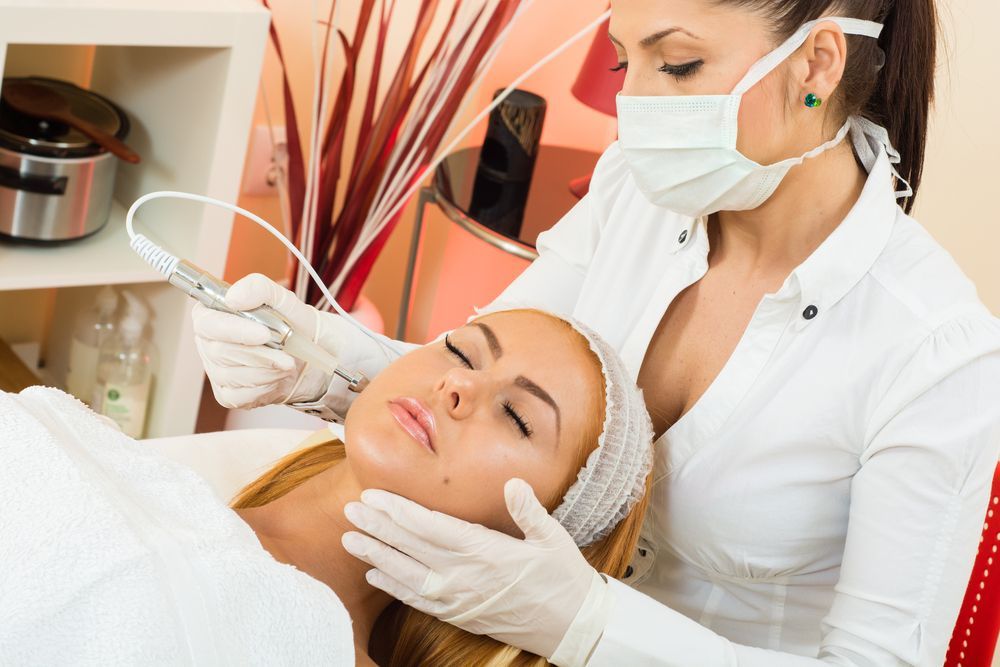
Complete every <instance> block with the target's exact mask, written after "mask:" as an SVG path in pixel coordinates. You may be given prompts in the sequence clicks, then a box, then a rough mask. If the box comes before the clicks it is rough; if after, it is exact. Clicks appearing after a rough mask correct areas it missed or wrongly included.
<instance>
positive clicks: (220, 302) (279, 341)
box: [167, 259, 292, 350]
mask: <svg viewBox="0 0 1000 667" xmlns="http://www.w3.org/2000/svg"><path fill="white" fill-rule="evenodd" d="M167 280H168V282H169V283H170V284H171V285H173V286H174V287H176V288H178V289H180V290H181V291H182V292H184V293H185V294H187V295H188V296H190V297H192V298H194V299H197V300H198V301H200V302H201V303H203V304H205V305H206V306H208V307H209V308H211V309H213V310H220V311H222V312H224V313H232V314H233V315H239V316H240V317H243V318H246V319H248V320H252V321H254V322H257V323H258V324H263V325H264V326H265V327H267V329H268V331H270V332H271V340H269V341H268V342H267V343H265V345H267V346H268V347H271V348H274V349H276V350H280V349H281V348H282V347H283V346H284V345H285V341H287V340H288V336H289V335H291V333H292V326H291V325H290V324H289V323H288V320H286V319H285V318H284V317H282V315H281V313H279V312H278V311H276V310H275V309H273V308H271V307H270V306H260V307H258V308H254V309H253V310H235V309H233V308H230V307H229V306H228V305H226V292H228V291H229V287H230V285H229V283H227V282H226V281H225V280H221V279H219V278H216V277H215V276H213V275H212V274H211V273H209V272H208V271H205V270H204V269H202V268H201V267H199V266H197V265H196V264H192V263H191V262H189V261H187V260H184V259H182V260H181V261H180V262H179V263H178V264H177V269H176V270H175V271H174V272H173V273H171V274H170V276H169V277H168V278H167Z"/></svg>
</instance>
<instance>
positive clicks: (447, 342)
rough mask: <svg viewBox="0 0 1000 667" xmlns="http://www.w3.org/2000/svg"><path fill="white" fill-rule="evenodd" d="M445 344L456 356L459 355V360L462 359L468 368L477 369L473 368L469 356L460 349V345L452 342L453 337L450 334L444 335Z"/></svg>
mask: <svg viewBox="0 0 1000 667" xmlns="http://www.w3.org/2000/svg"><path fill="white" fill-rule="evenodd" d="M444 346H445V347H446V348H448V351H449V352H451V353H452V354H453V355H454V356H456V357H458V360H459V361H461V362H462V364H464V365H465V367H466V368H469V369H472V370H475V368H473V366H472V362H471V361H469V358H468V357H467V356H465V354H464V353H463V352H462V351H461V350H460V349H458V347H457V346H456V345H455V344H454V343H452V342H451V339H450V338H449V337H448V336H445V337H444Z"/></svg>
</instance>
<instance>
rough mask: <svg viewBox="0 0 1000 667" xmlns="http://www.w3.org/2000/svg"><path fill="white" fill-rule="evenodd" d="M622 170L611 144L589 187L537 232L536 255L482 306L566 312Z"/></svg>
mask: <svg viewBox="0 0 1000 667" xmlns="http://www.w3.org/2000/svg"><path fill="white" fill-rule="evenodd" d="M627 174H628V165H627V164H626V163H625V161H624V159H623V157H622V154H621V149H620V148H619V147H618V143H617V142H615V143H613V144H611V146H609V147H608V148H607V150H605V151H604V153H603V155H601V158H600V159H599V160H598V161H597V165H596V166H595V167H594V173H593V176H592V178H591V181H590V191H589V192H588V193H587V194H586V195H585V196H584V197H583V199H581V200H580V201H579V202H577V204H576V206H574V207H573V208H572V209H570V211H569V212H568V213H566V215H564V216H563V217H562V219H561V220H559V222H557V223H556V224H555V225H554V226H553V227H552V228H551V229H549V230H548V231H545V232H543V233H541V234H539V235H538V241H537V243H536V246H537V248H538V258H537V259H536V260H535V261H534V262H532V263H531V265H530V266H528V268H527V269H525V270H524V272H523V273H522V274H521V275H520V276H518V277H517V278H516V279H515V280H514V282H513V283H511V284H510V286H508V287H507V289H505V290H504V291H503V293H501V294H500V296H498V297H497V298H496V299H495V300H494V301H493V303H491V304H490V305H489V306H487V307H486V308H485V309H484V310H501V309H503V308H511V307H532V308H539V309H542V310H547V311H551V312H554V313H559V314H567V315H568V314H571V313H572V312H573V307H574V306H575V305H576V302H577V298H578V296H579V294H580V289H581V288H582V286H583V282H584V279H585V277H586V275H587V272H588V269H589V267H590V262H591V259H592V258H593V255H594V251H595V249H596V248H597V244H598V241H599V240H600V237H601V231H602V229H603V228H604V225H605V223H606V221H607V220H609V219H611V216H610V209H611V207H612V206H613V205H614V203H615V200H616V199H617V197H618V193H619V192H620V190H621V187H622V185H623V184H624V182H625V178H626V176H627Z"/></svg>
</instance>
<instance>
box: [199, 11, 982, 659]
mask: <svg viewBox="0 0 1000 667" xmlns="http://www.w3.org/2000/svg"><path fill="white" fill-rule="evenodd" d="M612 4H613V8H612V12H613V14H612V19H611V25H610V33H611V35H612V40H613V42H614V43H615V46H616V48H617V50H618V55H619V58H620V60H621V66H622V67H626V64H627V68H628V74H627V77H626V80H625V85H624V89H623V91H622V94H621V95H620V97H619V98H618V111H619V113H618V119H619V137H620V138H619V140H618V141H617V142H615V143H614V144H612V145H611V146H610V147H609V148H608V149H607V151H606V152H605V153H604V155H603V156H602V157H601V159H600V162H599V164H598V166H597V169H596V171H595V173H594V176H593V182H592V186H591V191H590V194H589V195H587V196H586V197H585V198H584V199H583V200H582V201H580V203H579V204H578V205H577V206H576V207H575V208H574V209H573V210H572V211H570V212H569V213H568V214H567V215H566V217H565V218H564V219H563V220H562V221H561V222H559V223H558V224H557V225H556V226H555V227H554V228H553V229H552V230H551V231H549V232H547V233H545V234H543V235H542V236H541V237H539V242H538V247H539V252H540V257H539V258H538V259H537V260H536V261H535V262H534V263H533V264H532V265H531V266H530V267H529V268H528V269H527V270H526V271H525V272H524V273H523V274H522V275H521V276H520V277H519V278H518V279H517V280H516V281H515V282H514V283H513V284H512V285H511V286H510V287H509V288H508V289H507V290H506V291H505V292H504V293H503V294H502V295H501V296H500V298H499V299H498V302H497V304H496V305H500V304H507V305H510V304H519V305H532V306H537V307H540V308H545V309H548V310H554V311H562V312H568V313H572V314H573V315H574V316H575V317H577V318H579V319H581V320H582V321H584V322H585V323H587V324H589V325H590V326H591V327H593V328H594V329H596V330H597V331H598V332H599V333H600V334H601V335H602V336H604V337H605V338H606V339H607V340H608V341H610V342H611V343H612V344H614V345H615V346H616V347H617V349H618V350H619V352H620V353H621V354H622V356H623V358H624V359H625V362H626V364H627V365H628V367H629V368H630V370H631V371H632V372H633V373H634V376H635V378H636V379H637V381H638V383H639V385H640V386H641V387H642V388H643V390H644V392H645V398H646V401H647V406H648V408H649V411H650V413H651V415H652V417H653V423H654V426H655V428H656V431H657V433H658V434H661V435H660V437H659V440H658V442H657V445H656V461H655V469H654V479H653V486H652V498H651V503H650V508H651V509H650V512H649V515H648V517H647V521H646V525H645V529H644V535H643V540H642V541H641V543H640V546H641V548H640V549H639V551H638V553H637V554H636V557H635V560H634V562H633V567H632V573H631V575H630V576H628V577H626V580H625V581H624V582H619V581H614V580H606V579H605V578H604V577H602V576H600V575H599V574H598V573H596V572H594V571H593V570H592V569H591V568H590V567H589V566H588V565H587V564H586V563H585V562H584V560H583V558H582V557H581V556H580V554H579V552H578V551H577V550H576V549H575V548H566V549H561V550H560V549H554V550H553V549H543V548H542V547H541V546H539V545H536V544H535V543H533V542H530V541H523V542H519V543H518V549H517V550H516V552H515V553H511V552H510V550H509V549H506V550H502V549H501V548H500V547H499V546H498V545H500V544H501V541H500V539H499V537H500V536H499V535H498V534H494V533H491V531H489V530H486V529H485V528H482V527H480V526H473V525H469V524H465V523H463V522H461V521H458V520H456V519H452V518H450V517H445V516H442V515H437V514H432V513H429V512H427V511H426V510H424V509H423V508H421V507H418V506H415V505H414V504H413V503H411V502H409V501H407V500H404V499H401V498H398V497H395V496H390V495H388V494H385V493H384V492H374V493H369V495H368V496H366V499H365V502H368V503H369V504H371V505H372V506H373V507H375V508H377V509H380V510H382V511H383V512H384V520H382V521H381V522H379V523H375V524H372V525H361V526H359V528H360V529H361V530H364V531H365V532H366V533H368V534H370V535H371V536H373V537H374V538H378V540H376V539H372V538H370V537H369V538H367V539H366V541H365V545H366V546H364V548H362V549H358V550H356V554H357V555H358V556H359V557H361V558H363V559H364V560H367V561H368V562H370V563H372V564H373V565H374V566H375V568H376V569H374V570H372V571H371V572H370V573H369V577H370V578H369V581H370V582H371V583H372V584H373V585H375V586H378V587H380V588H384V589H385V590H387V591H389V592H390V593H392V594H393V595H395V596H396V597H398V598H399V599H401V600H402V601H404V602H405V603H407V604H410V605H412V606H414V607H416V608H418V609H421V610H425V611H427V612H429V613H431V614H433V615H435V616H438V617H439V618H442V619H444V620H447V621H449V622H452V623H454V624H456V625H458V626H460V627H464V628H466V629H469V630H471V631H473V632H477V633H484V634H490V635H493V636H495V637H496V638H498V639H500V640H502V641H505V642H507V643H509V644H513V645H516V646H519V647H521V648H524V649H527V650H530V651H532V652H534V653H537V654H539V655H541V656H544V657H547V658H549V659H550V660H551V661H552V662H553V663H555V664H557V665H582V664H588V665H609V666H611V665H615V666H618V665H685V666H689V665H699V666H703V667H704V666H709V667H715V666H722V665H727V666H729V665H740V666H743V667H747V666H751V665H752V666H761V667H764V666H767V667H777V666H784V665H789V666H791V665H803V666H805V665H814V664H815V665H819V664H835V665H903V664H906V665H940V664H941V662H942V660H943V658H944V654H945V649H946V646H947V643H948V640H949V638H950V636H951V632H952V628H953V626H954V624H955V620H956V614H957V612H958V609H959V605H960V602H961V600H962V596H963V593H964V590H965V587H966V583H967V582H968V578H969V574H970V569H971V566H972V561H973V558H974V555H975V552H976V548H977V544H978V538H979V533H980V530H981V528H982V518H983V516H984V513H985V511H986V507H987V500H988V494H989V484H990V480H991V477H992V472H993V468H994V466H995V464H996V461H997V455H998V449H1000V321H998V320H997V319H995V318H994V317H992V316H991V315H990V313H989V312H988V310H987V309H986V308H985V307H984V306H983V305H982V304H981V303H980V302H979V300H978V298H977V296H976V291H975V288H974V287H973V285H972V283H971V282H970V281H969V280H968V279H967V278H966V277H965V276H964V275H963V274H962V272H961V270H960V269H959V268H958V267H957V266H956V264H955V262H954V261H953V260H952V258H951V257H950V256H949V255H948V254H947V252H945V251H944V250H943V249H942V248H941V247H940V246H939V245H938V244H937V243H936V242H935V241H934V240H933V239H932V238H931V237H930V235H929V234H928V233H927V232H926V231H925V230H924V229H923V228H922V227H920V226H919V225H918V223H917V222H915V221H914V220H913V219H912V218H910V217H909V216H908V213H909V212H910V209H911V208H912V206H913V203H914V197H915V195H916V192H917V190H918V188H919V185H920V175H921V171H922V165H923V158H924V152H925V137H926V132H927V121H928V109H929V104H930V101H931V97H932V87H933V77H934V71H935V70H934V65H935V59H934V55H935V40H936V38H937V34H936V27H935V26H936V22H935V10H934V5H933V0H896V1H895V2H893V1H892V0H844V1H843V2H835V1H831V0H670V1H669V2H667V1H665V0H616V1H615V2H613V3H612ZM835 17H839V18H835ZM762 165H768V166H762ZM954 196H956V197H960V196H961V193H960V192H956V193H954ZM982 214H983V215H993V216H995V215H996V213H995V211H992V212H991V211H983V212H982ZM963 224H964V221H963V220H962V219H960V218H956V219H954V220H949V221H948V225H950V226H951V228H954V229H958V228H960V227H961V226H962V225H963ZM942 229H944V227H942ZM230 301H231V303H232V304H233V305H235V306H237V307H240V308H250V307H254V306H257V305H259V304H260V303H262V302H268V303H271V304H272V305H274V306H276V307H278V308H279V309H280V310H282V312H285V313H286V314H287V315H288V316H289V317H291V318H293V319H294V320H295V321H296V323H298V324H299V325H300V326H303V327H311V328H313V329H315V330H316V332H317V339H318V340H319V342H321V343H322V344H323V345H324V346H326V347H328V348H329V349H330V350H331V351H333V352H335V353H336V354H338V355H339V356H340V357H341V358H342V359H343V360H344V361H345V363H350V364H353V365H354V366H355V367H360V368H361V369H362V370H363V371H365V372H367V373H369V374H373V373H377V372H378V370H379V368H380V367H381V366H382V365H384V363H385V360H384V359H383V357H382V354H381V353H380V352H379V351H378V350H376V349H374V344H373V343H370V342H369V341H368V340H367V339H365V338H363V337H362V336H360V334H357V333H355V332H354V331H353V330H352V329H351V328H350V327H348V326H345V325H344V323H343V322H342V321H340V320H338V319H337V317H336V316H332V315H328V314H318V313H317V312H316V311H314V310H313V309H311V308H310V307H308V306H305V305H303V304H301V303H300V302H297V301H295V300H294V297H291V295H290V294H288V293H287V292H284V291H282V290H281V289H280V288H278V287H277V286H276V285H274V284H273V283H270V282H269V281H267V280H266V279H263V278H261V277H260V276H253V277H250V278H248V279H245V280H244V281H242V282H241V283H238V284H237V286H235V287H234V288H233V290H232V292H231V293H230ZM195 326H196V329H197V332H198V334H199V347H200V349H201V352H202V356H203V358H204V362H205V366H206V369H207V371H208V373H209V376H210V378H211V380H212V383H213V387H214V389H215V393H216V396H217V397H218V398H219V400H220V401H221V402H223V403H224V404H227V405H230V406H240V407H246V406H254V405H261V404H264V403H272V402H281V401H284V402H287V403H291V404H295V405H297V406H298V407H300V408H310V407H311V408H312V409H319V410H328V411H332V412H342V411H343V409H344V407H345V405H346V402H347V401H348V400H349V396H348V395H346V393H344V392H343V391H342V389H341V387H342V384H341V383H334V384H333V385H330V384H329V378H325V377H323V376H322V375H320V374H318V373H316V372H314V371H311V370H310V369H303V368H301V367H300V366H297V365H296V364H295V362H294V360H292V359H291V358H290V357H286V356H284V355H283V354H282V353H279V352H275V351H273V350H269V349H267V348H263V347H259V346H258V345H256V343H260V342H262V341H263V340H264V339H265V338H266V333H265V332H263V331H261V330H258V329H256V328H255V326H256V325H254V324H252V323H249V322H247V321H245V320H241V319H236V318H234V317H232V316H228V315H225V314H221V313H215V312H208V311H204V310H199V311H198V312H197V313H196V325H195ZM470 377H474V374H473V375H472V376H470ZM470 382H473V380H470ZM328 386H329V389H328ZM470 390H474V387H470ZM467 445H468V446H469V447H476V446H477V443H475V442H470V443H467ZM414 474H419V471H414ZM522 500H523V499H522ZM508 502H510V499H508ZM529 502H534V499H533V498H531V499H529ZM551 530H562V529H561V528H559V526H558V525H557V524H554V522H553V525H552V526H551ZM567 542H568V541H567ZM568 543H569V544H570V546H571V547H572V543H571V542H568ZM387 544H388V545H389V546H386V545H387ZM390 546H391V547H394V548H390ZM997 576H1000V572H997Z"/></svg>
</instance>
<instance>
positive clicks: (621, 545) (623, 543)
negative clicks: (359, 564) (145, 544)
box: [232, 323, 650, 667]
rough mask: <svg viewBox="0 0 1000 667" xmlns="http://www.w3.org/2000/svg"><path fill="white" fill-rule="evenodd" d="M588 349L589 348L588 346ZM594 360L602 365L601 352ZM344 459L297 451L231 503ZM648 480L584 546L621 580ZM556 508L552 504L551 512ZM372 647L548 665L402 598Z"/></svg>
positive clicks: (413, 659) (427, 656)
mask: <svg viewBox="0 0 1000 667" xmlns="http://www.w3.org/2000/svg"><path fill="white" fill-rule="evenodd" d="M566 326H567V329H568V330H570V331H572V332H573V333H574V334H575V335H576V336H577V337H578V338H579V340H580V341H582V342H583V343H584V344H586V341H585V340H584V339H583V337H582V336H579V334H577V333H576V330H575V329H573V328H572V327H571V326H570V325H569V324H568V323H567V324H566ZM587 349H588V351H589V347H588V348H587ZM593 360H594V362H595V363H597V357H596V356H594V357H593ZM598 407H599V408H600V409H599V410H598V409H593V410H589V411H588V412H589V414H592V415H594V417H593V419H592V420H591V423H590V424H589V425H588V426H589V428H588V429H587V431H588V437H587V438H586V442H585V443H584V446H581V447H580V450H581V452H580V457H579V460H578V462H577V466H576V469H574V470H572V471H569V473H568V474H567V477H566V479H565V481H564V485H563V488H562V492H561V493H560V494H559V498H561V497H562V495H564V494H565V493H566V491H567V490H568V489H569V486H570V484H571V483H572V480H573V479H575V477H576V473H577V471H578V470H579V469H580V468H581V467H582V466H583V465H584V463H585V462H586V459H587V456H588V455H589V454H590V452H591V451H592V450H593V448H594V447H595V446H596V445H597V440H598V437H599V436H600V433H601V430H602V428H603V426H604V423H603V417H604V396H603V392H602V393H601V396H600V405H599V406H598ZM587 445H589V446H587ZM345 457H346V454H345V450H344V444H343V443H342V442H340V441H339V440H335V439H332V438H330V439H328V440H325V441H323V442H320V443H319V444H315V445H313V446H310V447H306V448H305V449H302V450H299V451H297V452H293V453H291V454H289V455H287V456H285V457H284V458H283V459H281V460H280V461H278V462H277V463H276V464H275V465H274V466H273V467H272V468H271V469H270V470H269V471H268V472H266V473H264V474H263V475H262V476H261V477H259V478H258V479H256V480H254V481H253V482H251V483H250V484H249V485H247V487H246V488H244V489H243V490H242V491H241V492H240V493H239V495H238V496H237V497H236V499H235V500H234V501H233V503H232V507H233V508H234V509H244V508H250V507H260V506H262V505H266V504H268V503H270V502H272V501H274V500H277V499H278V498H280V497H282V496H283V495H285V494H286V493H288V492H289V491H291V490H292V489H294V488H295V487H297V486H299V485H300V484H302V483H303V482H305V481H307V480H309V479H310V478H312V477H314V476H315V475H318V474H320V473H321V472H323V471H324V470H327V469H328V468H330V467H332V466H334V465H337V464H338V463H340V462H341V461H343V460H344V458H345ZM649 481H650V480H649V478H647V479H646V494H645V495H644V496H643V498H642V499H641V500H640V501H639V502H638V503H637V504H636V505H635V506H634V507H633V508H632V511H631V512H629V514H628V515H627V516H626V517H625V518H624V519H623V520H622V521H621V522H620V523H619V524H618V525H617V526H616V527H615V528H614V530H612V531H611V533H610V534H609V535H608V536H607V537H606V538H604V539H603V540H600V541H598V542H595V543H594V544H591V545H589V546H586V547H584V548H583V549H581V552H582V553H583V556H584V558H586V560H587V562H588V563H590V564H591V565H592V566H593V567H594V568H595V569H596V570H598V571H600V572H603V573H605V574H607V575H609V576H612V577H615V578H621V577H622V576H623V575H624V574H625V571H626V569H627V568H628V565H629V562H630V561H631V559H632V554H633V552H634V551H635V546H636V543H637V542H638V540H639V532H640V530H641V528H642V520H643V516H644V515H645V513H646V505H647V502H648V500H647V498H648V495H649ZM556 502H558V499H557V500H556ZM548 504H551V503H548ZM552 509H553V508H551V507H550V508H549V511H552ZM369 649H370V651H371V653H372V657H373V658H375V659H376V661H377V662H378V664H384V665H386V666H387V667H501V666H502V667H527V666H529V665H530V666H540V665H547V664H548V662H547V661H546V660H545V659H544V658H540V657H539V656H537V655H534V654H532V653H528V652H526V651H521V650H520V649H517V648H514V647H512V646H507V645H506V644H502V643H500V642H498V641H496V640H495V639H492V638H490V637H487V636H485V635H474V634H472V633H469V632H466V631H464V630H461V629H459V628H457V627H455V626H453V625H450V624H448V623H445V622H443V621H439V620H438V619H436V618H434V617H432V616H428V615H426V614H423V613H421V612H418V611H417V610H415V609H412V608H410V607H406V606H405V605H402V604H400V603H398V602H396V603H393V604H391V605H389V607H387V608H386V610H385V611H384V612H383V613H382V615H381V616H380V617H379V620H378V622H377V623H376V625H375V628H374V630H373V632H372V638H371V642H370V646H369Z"/></svg>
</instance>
